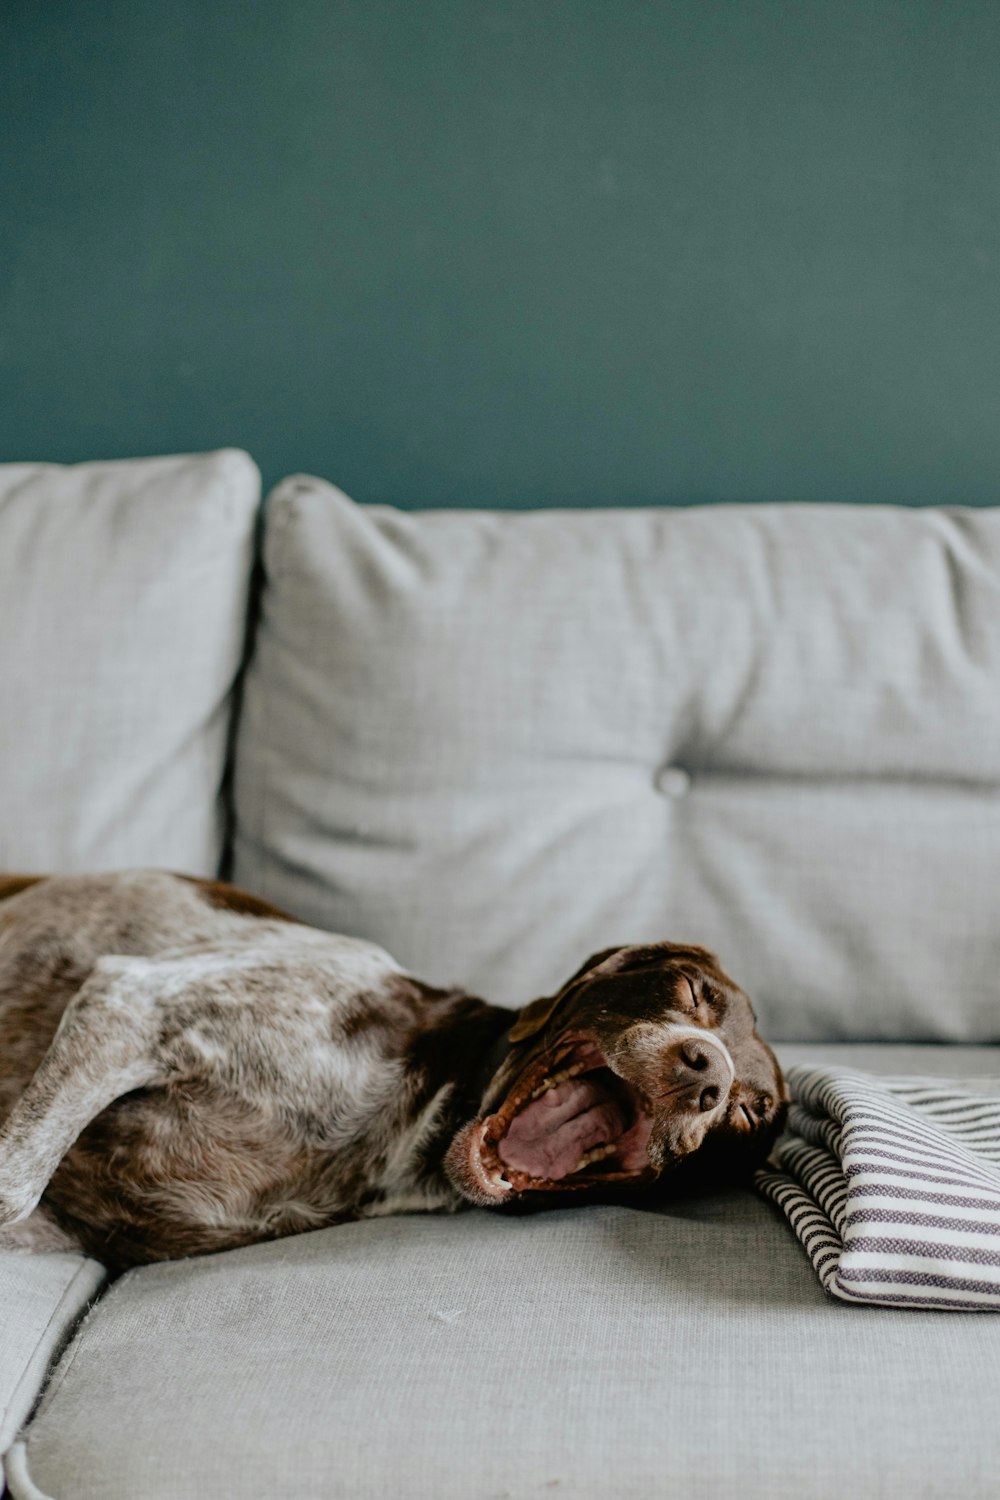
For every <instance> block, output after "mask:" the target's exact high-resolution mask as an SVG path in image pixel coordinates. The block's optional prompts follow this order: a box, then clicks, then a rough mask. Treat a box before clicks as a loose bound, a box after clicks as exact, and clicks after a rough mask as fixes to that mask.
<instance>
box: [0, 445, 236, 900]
mask: <svg viewBox="0 0 1000 1500" xmlns="http://www.w3.org/2000/svg"><path fill="white" fill-rule="evenodd" d="M259 490H260V477H259V475H258V473H257V470H256V468H255V466H254V464H253V463H252V462H251V460H250V459H249V458H248V457H247V455H246V454H244V453H239V452H233V451H228V452H221V453H212V454H206V455H201V456H197V457H183V458H158V459H143V460H138V461H132V460H129V461H126V462H117V463H87V464H78V465H75V466H72V467H62V466H59V465H55V464H6V465H3V466H0V870H27V871H35V870H58V871H72V870H103V869H113V868H115V867H120V866H123V865H136V864H151V865H166V866H171V867H173V868H176V869H179V870H189V871H193V872H199V873H202V874H211V873H214V872H215V871H216V869H217V866H218V862H219V856H220V850H221V837H222V820H221V809H220V803H219V785H220V781H221V779H222V773H223V765H224V760H225V754H226V741H227V732H228V726H229V711H230V704H231V693H232V686H233V678H234V675H235V674H236V672H237V669H238V666H239V662H240V655H241V650H242V643H243V636H244V628H245V617H246V601H247V587H248V580H249V576H250V568H251V560H252V551H253V532H254V518H255V514H256V511H257V506H258V501H259Z"/></svg>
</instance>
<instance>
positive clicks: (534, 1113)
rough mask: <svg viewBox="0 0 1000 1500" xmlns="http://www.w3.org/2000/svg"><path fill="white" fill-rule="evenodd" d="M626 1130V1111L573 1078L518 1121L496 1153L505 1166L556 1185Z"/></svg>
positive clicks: (583, 1080)
mask: <svg viewBox="0 0 1000 1500" xmlns="http://www.w3.org/2000/svg"><path fill="white" fill-rule="evenodd" d="M624 1129H625V1120H624V1118H623V1115H622V1111H621V1109H620V1108H619V1106H618V1105H617V1104H616V1103H615V1101H614V1100H613V1099H611V1098H610V1097H609V1095H608V1094H607V1093H606V1091H605V1090H604V1089H602V1088H601V1087H600V1086H599V1085H598V1084H596V1083H592V1082H590V1081H589V1080H588V1079H587V1078H586V1077H583V1078H569V1079H567V1080H566V1082H565V1083H560V1084H557V1085H556V1086H555V1088H551V1089H549V1091H548V1092H547V1093H545V1094H542V1095H541V1096H540V1098H538V1099H533V1100H532V1101H531V1103H530V1104H528V1105H526V1106H525V1108H524V1109H522V1110H521V1112H520V1114H517V1115H515V1116H514V1118H513V1120H512V1121H511V1125H510V1129H509V1130H508V1131H507V1134H506V1135H505V1136H504V1138H503V1140H502V1141H501V1142H500V1144H499V1145H498V1147H497V1151H498V1153H499V1156H500V1160H501V1161H502V1162H503V1163H504V1165H505V1166H508V1167H513V1168H514V1170H515V1171H517V1172H528V1173H530V1175H531V1176H532V1177H544V1178H546V1179H548V1181H550V1182H556V1181H558V1180H559V1178H561V1177H568V1176H569V1174H570V1173H571V1172H572V1171H573V1170H574V1168H575V1167H576V1165H577V1163H578V1162H579V1160H580V1157H581V1156H582V1155H583V1154H584V1152H585V1151H589V1150H591V1148H592V1147H594V1146H602V1145H604V1143H605V1142H606V1141H615V1140H617V1139H618V1137H619V1136H620V1135H621V1134H622V1132H623V1130H624Z"/></svg>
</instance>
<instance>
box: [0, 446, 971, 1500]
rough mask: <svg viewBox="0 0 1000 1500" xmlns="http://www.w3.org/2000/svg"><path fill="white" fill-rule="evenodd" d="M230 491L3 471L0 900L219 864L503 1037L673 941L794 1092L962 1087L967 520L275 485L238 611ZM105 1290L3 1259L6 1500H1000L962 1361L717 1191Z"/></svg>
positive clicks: (133, 1276) (183, 462) (119, 477)
mask: <svg viewBox="0 0 1000 1500" xmlns="http://www.w3.org/2000/svg"><path fill="white" fill-rule="evenodd" d="M258 485H259V481H258V477H257V474H256V470H255V469H254V466H253V464H252V463H251V461H250V460H249V459H248V458H247V456H246V455H243V454H239V453H235V452H227V453H221V454H214V455H206V456H203V457H198V458H184V459H165V460H155V461H153V460H150V461H142V462H130V463H123V464H105V465H81V466H78V467H76V468H71V469H62V468H57V467H54V466H29V465H19V466H7V468H5V469H4V468H0V625H2V630H0V701H2V702H3V704H4V715H3V718H2V719H0V869H7V870H10V869H20V870H32V869H59V870H73V869H100V868H113V867H121V866H123V865H130V864H131V865H135V864H148V865H164V866H169V867H173V868H180V869H184V870H188V871H191V872H194V873H202V874H214V873H216V872H217V871H218V869H219V868H220V867H222V868H223V870H224V871H225V872H226V873H230V872H231V873H232V874H233V876H234V878H235V879H237V880H238V881H239V883H241V884H243V885H245V886H247V887H249V888H250V889H252V890H254V891H255V892H257V893H258V894H260V895H262V896H265V897H268V898H270V899H272V900H275V901H277V902H278V903H279V904H281V905H284V906H286V907H288V908H290V909H293V910H295V911H298V912H299V913H301V914H302V915H304V916H305V917H307V918H309V919H310V920H312V921H315V922H317V923H320V924H322V925H325V926H329V927H333V928H337V929H339V930H343V931H350V932H355V933H358V934H361V935H363V936H367V937H372V938H374V939H376V940H377V941H379V942H381V943H383V944H384V945H385V946H386V947H387V948H389V949H390V951H392V952H393V953H394V954H395V955H396V956H397V957H398V958H399V959H400V960H401V961H402V962H403V963H404V964H406V965H407V966H409V967H411V968H412V969H413V971H414V972H415V973H417V974H419V975H420V976H421V977H424V978H426V979H428V980H438V981H452V982H460V983H462V984H465V985H466V986H468V987H469V988H471V989H474V990H476V991H478V992H479V993H482V994H485V995H486V996H487V997H488V998H490V999H494V1000H498V1001H500V1002H502V1003H506V1004H509V1005H511V1006H516V1005H518V1004H521V1003H524V1002H525V1001H527V1000H529V999H531V998H533V997H534V996H535V995H537V994H540V993H544V992H546V991H547V990H549V989H550V988H551V987H552V985H553V984H554V983H555V982H556V981H557V980H559V979H560V978H561V977H564V976H565V975H566V974H567V973H568V972H569V971H570V970H571V969H572V968H573V967H575V966H576V965H577V964H578V963H579V962H580V961H581V960H582V959H583V957H585V956H586V954H587V953H589V952H591V951H592V950H594V949H597V948H600V947H601V946H604V945H606V944H608V943H611V942H633V941H640V940H642V939H644V938H657V937H679V938H691V939H695V940H698V941H703V942H706V943H709V944H711V945H713V946H715V947H716V948H717V949H718V951H719V952H720V954H721V955H722V957H723V959H724V961H725V963H726V964H727V967H729V968H730V969H731V971H732V972H733V973H734V975H735V976H736V977H737V978H738V979H739V980H740V981H741V982H743V983H744V984H745V985H746V986H747V988H748V989H749V990H750V992H751V994H752V995H753V996H754V998H755V1000H756V1002H757V1006H758V1011H759V1013H760V1016H761V1022H762V1028H763V1030H764V1031H765V1034H767V1035H769V1036H770V1037H772V1038H776V1039H778V1040H779V1042H781V1043H782V1045H781V1046H780V1047H779V1051H780V1054H781V1056H782V1058H783V1060H785V1061H786V1062H787V1061H791V1060H798V1059H806V1058H809V1059H815V1058H828V1059H831V1060H847V1061H850V1062H852V1063H853V1064H854V1065H856V1066H861V1067H865V1068H871V1069H873V1070H875V1071H883V1072H919V1073H931V1072H934V1073H941V1074H943V1075H953V1076H977V1075H980V1076H982V1075H989V1076H991V1077H996V1076H997V1075H998V1074H1000V1047H998V1045H997V1044H998V1043H1000V978H998V976H1000V906H998V901H997V893H998V892H1000V510H981V511H950V512H939V511H910V510H904V509H892V508H886V507H876V506H871V507H841V508H833V507H770V506H759V507H758V506H744V507H704V508H700V509H692V510H681V511H677V510H648V511H621V510H614V511H603V512H601V511H587V512H572V511H566V512H530V511H529V512H518V513H509V514H503V515H491V514H486V513H482V512H474V511H468V512H460V511H455V512H448V513H443V512H442V513H425V514H420V513H402V512H396V511H391V510H386V509H381V508H367V509H362V508H359V507H357V506H354V505H353V504H352V503H351V502H350V501H349V500H347V499H346V498H345V497H344V496H343V495H341V494H340V493H339V492H338V491H336V490H334V489H333V488H332V487H331V486H329V485H326V484H324V483H322V482H321V481H318V480H312V479H307V478H302V477H298V478H294V479H290V480H286V481H285V482H284V483H283V484H282V485H280V486H279V487H278V489H277V491H276V492H275V493H274V494H273V495H272V496H271V497H270V500H269V503H268V505H267V507H266V511H265V519H264V525H263V528H262V531H263V536H262V548H263V550H262V557H263V564H264V583H263V589H262V591H261V592H260V596H259V598H256V597H255V598H254V599H253V600H251V599H250V594H251V590H250V580H251V575H252V559H253V555H254V542H255V525H256V516H257V504H258V498H259V497H258ZM251 605H252V608H250V617H251V623H252V626H253V628H252V630H251V632H250V636H251V637H252V644H253V649H252V652H251V654H250V660H249V666H248V667H246V668H245V675H244V666H243V664H244V662H245V658H246V650H245V646H246V642H247V634H246V632H245V625H246V622H247V618H248V607H249V606H251ZM237 708H241V711H240V713H239V715H238V720H237V718H236V717H234V715H235V710H236V709H237ZM237 723H238V727H236V728H235V732H234V726H236V725H237ZM231 835H232V837H231ZM104 1281H105V1278H104V1273H103V1270H102V1268H101V1267H100V1266H99V1265H98V1264H97V1263H95V1262H93V1261H89V1260H84V1259H83V1258H82V1257H76V1256H55V1255H52V1256H42V1257H27V1256H23V1255H20V1256H19V1255H12V1254H8V1255H6V1256H4V1257H0V1302H2V1305H3V1307H4V1310H5V1311H4V1318H5V1325H4V1326H5V1337H4V1341H3V1352H2V1357H0V1446H2V1448H3V1449H5V1450H7V1453H6V1459H5V1464H6V1473H7V1478H8V1483H9V1485H10V1488H11V1492H12V1494H13V1495H14V1496H15V1497H16V1500H27V1497H34V1496H48V1497H51V1500H168V1497H169V1500H201V1497H203V1496H204V1497H210V1496H211V1497H214V1496H228V1495H233V1496H236V1495H240V1496H243V1495H256V1494H260V1495H267V1496H268V1497H271V1496H278V1495H281V1496H289V1497H295V1500H312V1497H316V1500H319V1497H323V1500H339V1497H344V1500H347V1497H351V1500H376V1497H378V1500H390V1497H391V1500H432V1497H433V1500H499V1497H501V1496H503V1497H510V1500H526V1497H534V1496H547V1495H565V1496H572V1497H574V1500H577V1497H580V1500H590V1497H594V1500H597V1497H600V1500H608V1497H616V1500H617V1497H625V1496H628V1497H647V1496H673V1495H677V1496H683V1497H685V1500H715V1497H722V1496H725V1497H727V1500H729V1497H732V1496H737V1497H739V1500H775V1497H784V1496H788V1497H792V1496H794V1497H795V1500H843V1497H845V1496H855V1495H856V1496H865V1497H869V1496H870V1497H886V1500H889V1497H893V1500H895V1497H899V1500H914V1497H916V1496H921V1497H942V1500H943V1497H949V1500H951V1497H953V1496H958V1495H961V1496H963V1497H977V1500H978V1497H983V1500H986V1497H990V1500H995V1497H996V1495H997V1494H998V1493H1000V1427H998V1424H997V1422H996V1411H995V1408H996V1392H997V1390H998V1388H1000V1320H998V1319H996V1318H993V1317H990V1316H988V1315H975V1314H942V1313H919V1312H893V1311H888V1310H885V1309H867V1308H860V1307H851V1306H847V1305H841V1304H834V1303H832V1302H830V1301H828V1300H827V1299H826V1298H825V1296H824V1294H823V1293H822V1292H821V1290H820V1288H819V1286H818V1283H817V1282H816V1279H815V1276H814V1274H813V1272H812V1269H811V1266H810V1264H809V1262H808V1261H807V1259H806V1257H805V1255H804V1254H803V1252H802V1250H801V1248H800V1246H799V1245H798V1243H797V1241H796V1240H795V1239H794V1237H793V1235H792V1234H791V1232H790V1230H789V1229H788V1227H787V1225H786V1224H785V1223H784V1221H783V1220H782V1219H781V1218H780V1217H779V1216H778V1214H777V1213H776V1211H775V1210H774V1209H773V1208H771V1207H770V1206H769V1205H766V1204H765V1203H764V1202H762V1201H760V1200H759V1199H757V1198H756V1197H754V1196H753V1195H752V1194H750V1193H749V1192H745V1193H732V1194H726V1195H721V1196H712V1197H705V1198H689V1199H685V1200H683V1201H673V1202H671V1201H666V1202H664V1203H663V1204H662V1205H660V1206H659V1207H658V1208H656V1209H642V1210H640V1209H632V1208H609V1207H602V1208H596V1207H590V1208H574V1209H566V1210H562V1211H558V1212H554V1213H551V1214H546V1215H539V1216H533V1217H530V1218H521V1219H509V1218H504V1217H499V1216H495V1215H490V1214H489V1213H486V1212H480V1211H470V1212H468V1213H465V1214H460V1215H458V1216H455V1217H423V1218H421V1217H416V1216H415V1217H403V1218H396V1219H386V1220H374V1221H370V1222H366V1223H360V1224H356V1225H349V1226H344V1227H339V1228H336V1229H331V1230H325V1231H320V1232H318V1233H316V1234H310V1235H303V1236H299V1237H296V1238H294V1239H288V1240H284V1241H280V1242H278V1243H275V1244H272V1245H268V1246H263V1247H257V1248H253V1249H250V1250H244V1251H237V1252H233V1253H231V1254H227V1255H222V1256H216V1257H206V1258H202V1259H199V1260H192V1261H187V1262H176V1263H173V1264H169V1265H164V1266H159V1267H154V1268H148V1269H144V1270H140V1271H135V1272H130V1273H128V1274H127V1275H126V1276H124V1277H122V1278H121V1279H120V1280H119V1281H118V1282H116V1283H115V1284H114V1285H113V1286H110V1287H107V1286H105V1285H104ZM88 1309H89V1310H88ZM64 1346H65V1347H64ZM60 1351H61V1355H60ZM54 1360H56V1361H57V1362H56V1364H55V1369H54V1373H53V1374H52V1376H51V1379H50V1381H49V1383H48V1386H47V1389H46V1390H45V1392H44V1395H43V1396H42V1399H41V1402H40V1405H39V1406H38V1408H37V1410H36V1412H35V1414H34V1415H33V1416H32V1417H31V1419H30V1421H29V1420H28V1418H29V1413H30V1412H31V1409H32V1407H33V1405H34V1403H35V1400H36V1397H37V1396H38V1393H39V1391H40V1390H41V1389H42V1386H43V1384H44V1382H45V1378H46V1371H47V1370H49V1369H50V1366H51V1362H52V1361H54ZM26 1422H27V1425H26V1426H25V1423H26Z"/></svg>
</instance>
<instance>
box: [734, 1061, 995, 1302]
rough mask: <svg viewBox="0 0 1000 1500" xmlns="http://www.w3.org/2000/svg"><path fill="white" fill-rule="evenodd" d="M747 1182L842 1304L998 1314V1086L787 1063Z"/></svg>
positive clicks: (985, 1081) (989, 1082)
mask: <svg viewBox="0 0 1000 1500" xmlns="http://www.w3.org/2000/svg"><path fill="white" fill-rule="evenodd" d="M787 1077H788V1084H789V1088H790V1090H791V1094H792V1099H793V1103H792V1106H791V1109H790V1111H789V1116H788V1128H787V1130H786V1132H785V1134H784V1135H783V1136H782V1137H781V1139H780V1140H779V1142H778V1144H777V1146H776V1148H775V1151H774V1153H773V1154H772V1157H771V1164H770V1165H769V1167H768V1168H766V1169H765V1170H763V1171H760V1172H758V1174H757V1186H758V1188H759V1189H760V1191H761V1192H762V1193H763V1194H764V1195H765V1196H766V1197H767V1198H770V1199H771V1200H772V1201H773V1202H774V1203H776V1204H777V1205H778V1207H779V1208H781V1209H782V1210H783V1212H784V1213H785V1214H786V1215H787V1217H788V1219H789V1221H790V1223H791V1226H792V1228H793V1229H794V1230H795V1233H796V1234H797V1235H798V1237H799V1239H800V1240H801V1242H802V1244H803V1246H804V1247H805V1250H806V1253H807V1254H808V1255H809V1256H810V1258H811V1260H812V1263H813V1265H814V1267H815V1268H816V1272H817V1274H818V1276H819V1279H820V1281H821V1282H822V1284H823V1286H824V1287H825V1289H826V1290H827V1291H828V1292H830V1293H831V1294H832V1295H833V1296H835V1297H842V1298H844V1300H845V1301H848V1302H877V1303H884V1304H888V1305H889V1306H891V1307H922V1308H931V1307H936V1308H955V1309H960V1310H962V1311H966V1312H967V1311H970V1310H976V1311H983V1312H988V1311H1000V1081H995V1080H993V1079H976V1080H973V1081H971V1082H961V1083H960V1082H957V1081H953V1080H950V1079H941V1078H875V1077H873V1076H871V1075H869V1074H865V1073H856V1072H853V1071H851V1070H849V1069H846V1068H808V1067H801V1066H800V1067H793V1068H791V1069H790V1070H789V1072H788V1075H787Z"/></svg>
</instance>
